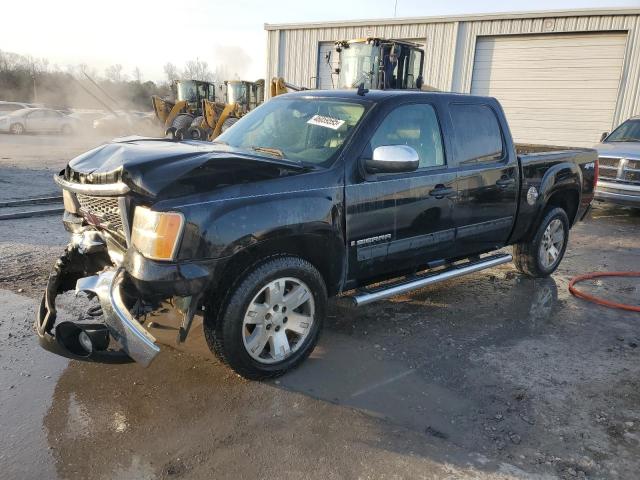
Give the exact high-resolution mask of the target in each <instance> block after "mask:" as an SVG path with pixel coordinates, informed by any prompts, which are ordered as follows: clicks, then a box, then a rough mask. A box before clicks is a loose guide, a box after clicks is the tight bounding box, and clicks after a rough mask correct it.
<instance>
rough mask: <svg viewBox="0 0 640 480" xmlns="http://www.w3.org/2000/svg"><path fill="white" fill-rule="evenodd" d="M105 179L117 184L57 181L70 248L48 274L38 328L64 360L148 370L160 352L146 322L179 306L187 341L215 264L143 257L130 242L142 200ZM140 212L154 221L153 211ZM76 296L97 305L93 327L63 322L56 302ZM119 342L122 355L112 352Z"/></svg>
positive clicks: (68, 175) (72, 176)
mask: <svg viewBox="0 0 640 480" xmlns="http://www.w3.org/2000/svg"><path fill="white" fill-rule="evenodd" d="M94 180H95V178H94ZM105 180H106V181H111V182H112V183H98V184H89V183H86V182H87V181H88V178H85V177H83V176H81V177H79V175H78V174H77V173H74V172H73V171H70V169H69V168H67V170H66V171H65V172H64V174H61V175H60V176H58V177H56V181H57V183H58V184H59V185H60V186H61V187H62V188H63V195H64V200H65V214H64V217H63V223H64V225H65V228H66V229H67V230H68V231H69V232H70V233H71V242H70V243H69V245H68V246H67V247H66V249H65V251H64V254H63V255H62V256H61V257H60V258H59V259H58V260H57V262H56V264H55V266H54V269H53V271H52V272H51V274H50V275H49V280H48V282H47V287H46V290H45V293H44V295H43V298H42V301H41V304H40V308H39V309H38V312H37V315H36V321H35V329H36V331H37V334H38V337H39V341H40V343H41V345H42V346H43V347H44V348H46V349H47V350H50V351H52V352H54V353H57V354H60V355H63V356H66V357H70V358H82V359H88V360H96V361H106V362H121V361H130V360H131V359H133V360H135V361H136V362H138V363H140V364H141V365H144V366H148V365H149V364H150V363H151V362H152V360H153V359H154V358H155V357H156V356H157V354H158V353H159V351H160V347H159V346H158V345H157V344H156V339H155V338H154V336H153V335H152V334H151V333H149V331H148V329H147V328H146V327H145V325H146V323H145V321H146V318H147V317H148V316H149V315H152V314H154V313H155V311H157V310H158V309H159V308H160V305H162V304H163V303H168V304H169V305H173V306H175V307H174V308H175V309H176V310H177V311H178V314H179V315H178V318H180V317H181V318H182V324H181V325H179V326H178V327H177V331H178V335H177V341H178V342H182V341H184V340H185V338H186V335H187V333H188V331H189V328H190V326H191V322H192V320H193V317H194V314H195V312H196V310H197V308H198V307H199V306H200V300H201V298H202V292H203V291H204V290H205V288H206V287H207V285H208V284H209V283H210V281H211V277H212V275H213V269H214V267H215V263H216V262H212V261H210V260H206V261H203V262H195V261H192V262H186V263H187V264H185V263H184V262H183V263H181V262H178V261H177V260H175V259H174V258H173V256H174V255H173V253H172V258H171V259H168V260H154V259H150V258H147V257H145V256H144V255H143V254H142V253H141V252H140V251H138V249H137V248H136V247H134V246H133V242H132V238H131V236H132V227H131V225H133V223H134V220H135V215H134V214H133V210H135V208H136V206H140V199H139V198H135V197H134V196H132V195H126V194H127V193H128V191H127V189H125V188H123V187H122V184H120V183H117V182H116V183H113V178H110V177H108V178H105ZM116 180H117V179H116ZM83 182H84V183H83ZM142 211H143V212H147V214H148V211H149V209H148V208H143V209H142ZM179 226H180V228H182V225H179ZM174 250H175V249H174ZM72 290H75V292H76V293H80V292H84V293H86V294H87V295H88V296H89V298H96V299H97V300H98V302H99V305H96V306H95V307H92V308H91V309H89V311H88V316H89V317H90V320H88V321H59V320H58V318H57V310H56V297H57V296H58V295H59V294H61V293H64V292H66V291H72ZM114 343H117V344H119V346H120V350H118V351H114V349H113V348H111V347H113V344H114Z"/></svg>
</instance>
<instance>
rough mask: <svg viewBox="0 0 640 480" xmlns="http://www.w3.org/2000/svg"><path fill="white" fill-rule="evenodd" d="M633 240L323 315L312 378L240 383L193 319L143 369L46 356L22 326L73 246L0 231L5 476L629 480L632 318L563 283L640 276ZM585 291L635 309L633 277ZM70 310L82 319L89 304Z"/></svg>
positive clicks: (574, 236) (0, 444) (586, 243)
mask: <svg viewBox="0 0 640 480" xmlns="http://www.w3.org/2000/svg"><path fill="white" fill-rule="evenodd" d="M639 229H640V214H639V213H636V212H632V211H630V210H625V209H618V208H598V209H596V210H595V211H594V214H593V216H592V218H590V219H589V220H588V221H586V222H584V223H581V224H579V225H578V226H577V227H576V228H574V230H572V233H571V239H570V245H569V249H568V250H567V255H566V257H565V260H564V261H563V263H562V264H561V267H560V269H559V270H558V272H557V273H556V274H555V275H554V276H553V277H552V278H549V279H545V280H535V281H534V280H530V279H528V278H525V277H523V276H521V275H519V274H517V273H516V271H515V269H514V268H513V266H512V265H510V264H508V265H504V266H501V267H499V268H496V269H492V270H489V271H486V272H480V273H477V274H474V275H471V276H467V277H463V278H459V279H455V280H452V281H449V282H446V283H442V284H436V285H432V286H430V287H428V288H425V289H422V290H419V291H417V292H414V293H412V294H409V295H403V296H399V297H395V298H392V299H389V300H386V301H381V302H379V303H375V304H372V305H369V306H366V307H363V308H360V309H355V308H351V307H345V306H344V305H341V304H340V303H339V302H332V304H331V307H330V309H329V318H328V319H327V323H326V325H325V327H326V328H325V331H324V332H323V335H322V337H321V340H320V342H319V345H318V347H317V348H316V350H315V351H314V352H313V354H312V355H311V357H310V358H309V360H308V361H307V362H305V363H304V364H303V365H302V366H301V367H300V368H299V369H297V370H295V371H294V372H291V373H290V374H288V375H286V376H284V377H282V378H280V379H278V380H276V381H270V382H249V381H246V380H244V379H241V378H239V377H238V376H236V375H234V374H233V373H232V372H231V371H230V370H228V369H227V368H225V367H223V366H222V365H220V364H219V363H218V362H217V361H216V360H215V358H214V357H213V356H212V355H211V354H210V353H209V351H208V349H207V347H206V345H205V343H204V340H203V336H202V331H201V325H200V323H198V322H196V325H194V327H193V330H192V335H191V336H190V338H189V339H188V341H187V343H186V344H185V345H183V346H181V347H180V349H179V350H176V349H173V348H168V347H167V348H164V349H163V352H162V353H161V354H160V355H159V357H158V359H157V360H156V361H155V362H154V363H153V364H152V365H151V366H150V367H149V368H148V369H144V368H141V367H139V366H138V365H136V364H123V365H102V364H93V363H86V362H78V361H68V360H66V359H62V358H59V357H56V356H54V355H52V354H49V353H48V352H45V351H44V350H42V349H40V348H39V347H38V345H37V342H36V340H35V338H34V336H33V334H32V333H31V330H30V324H31V322H32V319H33V315H34V311H35V306H36V304H37V296H38V295H39V292H40V289H41V288H42V285H44V276H45V275H46V272H47V271H48V268H49V266H50V265H51V263H52V262H53V260H55V253H56V252H57V251H59V250H61V249H62V247H63V245H64V243H65V241H66V234H65V232H64V231H63V230H62V227H61V225H60V224H59V222H58V220H57V219H54V218H42V219H25V220H16V221H5V222H2V223H0V311H1V315H0V431H1V432H2V435H1V436H0V465H1V468H0V478H1V479H4V478H7V479H14V478H20V479H30V478H34V479H35V478H47V479H49V478H52V479H55V478H59V479H85V478H86V479H112V478H113V479H116V478H118V479H121V478H135V479H138V478H142V479H146V478H149V479H155V478H196V479H197V478H234V479H235V478H278V479H281V478H318V479H320V478H322V479H327V478H455V479H458V478H462V479H465V478H469V479H470V478H497V479H506V478H599V479H610V478H611V479H616V478H620V479H633V478H637V471H638V469H639V468H640V388H639V387H640V348H638V345H639V344H640V315H638V314H634V313H631V312H622V311H617V310H611V309H606V308H604V307H599V306H595V305H592V304H589V303H587V302H584V301H582V300H579V299H576V298H574V297H572V296H571V295H570V294H569V293H568V291H567V284H568V282H569V279H570V278H571V277H572V276H573V275H577V274H582V273H586V272H590V271H595V270H609V271H611V270H640V241H639V240H638V232H639V231H640V230H639ZM29 272H33V274H32V275H29V274H28V273H29ZM581 288H583V289H584V290H585V291H589V292H591V293H595V294H597V295H603V296H606V297H607V298H610V299H614V298H615V299H619V300H621V301H626V302H629V303H635V304H638V303H639V300H640V279H624V280H617V279H600V280H596V281H588V282H585V283H584V284H582V285H581ZM61 306H62V312H63V313H62V315H66V316H69V317H71V318H77V317H78V316H82V315H84V311H85V310H86V307H87V302H86V301H85V300H84V299H75V298H74V297H73V296H72V295H69V294H67V295H65V296H64V298H63V299H62V301H61ZM154 321H155V322H156V323H158V324H160V325H164V324H170V323H171V322H170V319H169V318H167V317H166V316H158V317H157V318H154ZM154 334H156V335H157V336H158V337H161V338H162V339H163V340H164V341H166V342H172V341H173V339H174V338H175V331H174V330H171V329H167V328H164V329H160V328H158V329H157V331H155V332H154Z"/></svg>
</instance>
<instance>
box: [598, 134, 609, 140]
mask: <svg viewBox="0 0 640 480" xmlns="http://www.w3.org/2000/svg"><path fill="white" fill-rule="evenodd" d="M608 136H609V132H602V135H600V141H601V142H604V139H605V138H607V137H608Z"/></svg>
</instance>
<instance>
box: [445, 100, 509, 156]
mask: <svg viewBox="0 0 640 480" xmlns="http://www.w3.org/2000/svg"><path fill="white" fill-rule="evenodd" d="M450 112H451V121H452V122H453V129H454V131H455V134H456V135H455V144H456V152H457V156H458V163H460V164H465V163H467V164H468V163H479V162H495V161H498V160H500V159H502V152H503V147H502V133H501V130H500V124H499V123H498V118H497V117H496V114H495V112H494V111H493V109H491V108H490V107H488V106H487V105H464V104H452V105H451V108H450Z"/></svg>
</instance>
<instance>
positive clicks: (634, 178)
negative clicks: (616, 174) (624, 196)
mask: <svg viewBox="0 0 640 480" xmlns="http://www.w3.org/2000/svg"><path fill="white" fill-rule="evenodd" d="M622 180H624V181H625V182H631V183H640V170H636V171H629V170H625V171H624V173H623V175H622Z"/></svg>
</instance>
